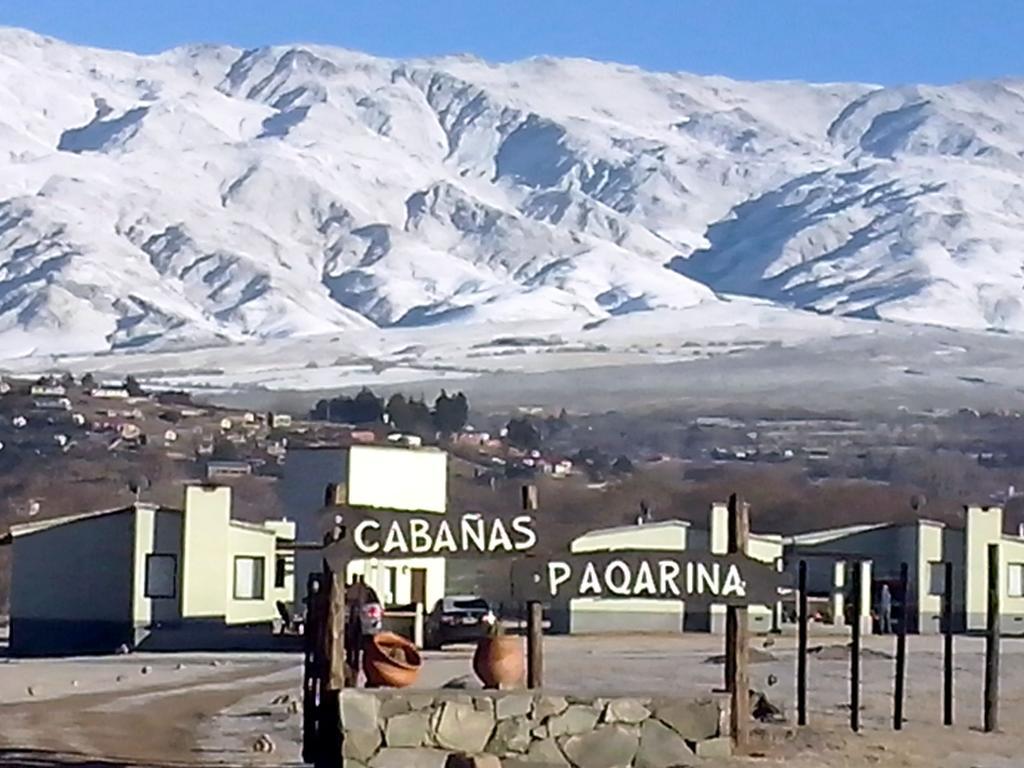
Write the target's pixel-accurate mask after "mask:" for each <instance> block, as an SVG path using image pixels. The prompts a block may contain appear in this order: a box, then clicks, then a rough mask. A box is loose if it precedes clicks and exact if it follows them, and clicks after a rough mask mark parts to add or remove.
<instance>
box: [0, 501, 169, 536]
mask: <svg viewBox="0 0 1024 768" xmlns="http://www.w3.org/2000/svg"><path fill="white" fill-rule="evenodd" d="M136 509H158V510H161V511H164V512H181V510H180V509H173V508H170V507H161V506H160V505H158V504H147V503H145V502H139V503H136V504H129V505H127V506H124V507H111V508H109V509H94V510H92V511H91V512H79V513H77V514H74V515H61V516H60V517H48V518H45V519H43V520H33V521H32V522H29V523H18V524H16V525H12V526H11V528H10V530H9V531H8V533H7V536H5V537H4V539H14V538H17V537H18V536H27V535H29V534H32V533H38V532H39V531H48V530H50V529H51V528H57V527H58V526H61V525H68V524H70V523H77V522H80V521H82V520H92V519H93V518H98V517H105V516H107V515H116V514H120V513H122V512H133V511H134V510H136Z"/></svg>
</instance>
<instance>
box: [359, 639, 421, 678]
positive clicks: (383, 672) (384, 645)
mask: <svg viewBox="0 0 1024 768" xmlns="http://www.w3.org/2000/svg"><path fill="white" fill-rule="evenodd" d="M422 666H423V659H422V658H421V657H420V652H419V651H418V650H416V646H415V645H413V644H412V643H411V642H409V641H408V640H406V639H405V638H404V637H402V636H401V635H396V634H395V633H394V632H380V633H379V634H376V635H374V636H373V637H371V638H369V640H367V642H366V647H365V648H364V650H363V673H364V674H365V675H366V684H367V685H368V686H371V687H374V688H378V687H382V686H383V687H387V688H406V687H407V686H410V685H412V684H413V683H415V682H416V678H417V677H418V676H419V673H420V667H422Z"/></svg>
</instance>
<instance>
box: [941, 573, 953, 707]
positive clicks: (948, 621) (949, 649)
mask: <svg viewBox="0 0 1024 768" xmlns="http://www.w3.org/2000/svg"><path fill="white" fill-rule="evenodd" d="M942 631H943V633H944V634H943V642H942V724H943V725H952V724H953V563H951V562H949V561H946V583H945V585H944V589H943V591H942Z"/></svg>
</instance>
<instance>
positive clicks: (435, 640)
mask: <svg viewBox="0 0 1024 768" xmlns="http://www.w3.org/2000/svg"><path fill="white" fill-rule="evenodd" d="M496 620H497V618H496V617H495V615H494V611H492V610H491V606H489V605H488V604H487V601H486V600H484V599H483V598H481V597H476V596H473V595H455V596H453V597H445V598H442V599H441V600H438V601H437V604H436V605H435V606H434V609H433V610H432V611H431V612H430V613H429V614H428V615H427V619H426V621H425V623H424V627H423V645H424V646H426V647H427V648H430V649H433V650H440V649H441V648H443V647H444V646H446V645H450V644H451V643H470V642H475V641H477V640H478V639H480V638H481V637H484V636H485V635H486V634H487V633H488V632H489V631H490V628H491V626H492V625H493V624H494V622H495V621H496Z"/></svg>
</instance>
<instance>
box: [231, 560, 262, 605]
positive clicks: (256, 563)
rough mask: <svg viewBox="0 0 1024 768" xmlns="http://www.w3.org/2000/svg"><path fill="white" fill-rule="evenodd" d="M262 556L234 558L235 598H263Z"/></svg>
mask: <svg viewBox="0 0 1024 768" xmlns="http://www.w3.org/2000/svg"><path fill="white" fill-rule="evenodd" d="M264 566H265V562H264V558H262V557H236V558H235V591H234V595H235V600H262V599H263V571H264Z"/></svg>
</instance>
